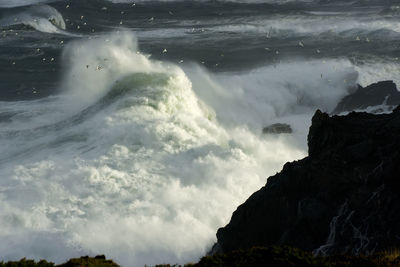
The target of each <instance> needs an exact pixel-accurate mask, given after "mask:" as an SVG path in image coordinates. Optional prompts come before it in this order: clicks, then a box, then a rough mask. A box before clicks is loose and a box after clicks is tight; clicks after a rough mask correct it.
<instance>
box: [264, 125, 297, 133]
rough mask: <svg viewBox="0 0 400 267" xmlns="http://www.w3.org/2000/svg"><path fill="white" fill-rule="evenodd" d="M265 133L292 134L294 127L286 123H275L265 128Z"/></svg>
mask: <svg viewBox="0 0 400 267" xmlns="http://www.w3.org/2000/svg"><path fill="white" fill-rule="evenodd" d="M262 132H263V133H264V134H282V133H287V134H290V133H292V132H293V130H292V127H290V125H289V124H286V123H275V124H271V125H269V126H267V127H264V128H263V131H262Z"/></svg>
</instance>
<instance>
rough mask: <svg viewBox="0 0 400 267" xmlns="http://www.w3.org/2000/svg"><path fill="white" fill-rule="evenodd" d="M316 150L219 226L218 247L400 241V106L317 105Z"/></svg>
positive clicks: (315, 247) (377, 245)
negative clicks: (381, 109) (387, 109)
mask: <svg viewBox="0 0 400 267" xmlns="http://www.w3.org/2000/svg"><path fill="white" fill-rule="evenodd" d="M308 145H309V156H308V157H306V158H304V159H302V160H299V161H295V162H292V163H286V164H285V166H284V167H283V170H282V171H281V172H280V173H278V174H276V175H275V176H272V177H270V178H269V179H268V181H267V184H266V185H265V186H264V187H263V188H261V189H260V190H259V191H257V192H256V193H254V194H253V195H252V196H251V197H250V198H249V199H248V200H247V201H246V202H245V203H243V204H242V205H240V206H239V207H238V208H237V210H236V211H235V212H234V213H233V215H232V219H231V221H230V223H229V224H228V225H226V226H225V227H224V228H221V229H219V230H218V232H217V238H218V246H219V251H223V252H228V251H232V250H235V249H243V248H250V247H253V246H270V245H291V246H295V247H299V248H301V249H304V250H308V251H314V252H316V253H320V254H332V253H342V252H346V253H353V254H358V253H371V252H375V251H379V250H383V249H387V248H393V247H399V245H400V108H399V107H398V108H397V109H395V110H394V111H393V113H391V114H381V115H374V114H369V113H356V112H351V113H350V114H348V115H347V116H333V117H329V116H328V114H326V113H322V112H321V111H317V112H316V113H315V115H314V117H313V118H312V126H311V127H310V131H309V135H308Z"/></svg>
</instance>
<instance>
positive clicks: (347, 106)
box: [332, 81, 400, 114]
mask: <svg viewBox="0 0 400 267" xmlns="http://www.w3.org/2000/svg"><path fill="white" fill-rule="evenodd" d="M399 104H400V92H399V91H398V90H397V87H396V84H395V83H394V82H393V81H381V82H377V83H373V84H370V85H368V86H367V87H362V86H361V85H358V86H357V90H355V91H354V92H353V93H351V94H349V95H347V96H345V97H344V98H343V99H342V100H341V101H340V102H339V103H338V105H337V106H336V108H335V109H334V110H333V112H332V113H333V114H339V113H341V112H346V111H352V110H364V109H367V108H372V110H373V111H380V110H381V109H389V110H392V109H393V108H395V107H396V106H397V105H399Z"/></svg>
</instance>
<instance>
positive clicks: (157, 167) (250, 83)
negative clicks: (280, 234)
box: [0, 0, 400, 266]
mask: <svg viewBox="0 0 400 267" xmlns="http://www.w3.org/2000/svg"><path fill="white" fill-rule="evenodd" d="M399 57H400V4H399V2H398V1H393V0H380V1H378V0H359V1H339V0H320V1H318V0H304V1H290V0H282V1H280V0H260V1H245V0H243V1H200V0H198V1H168V0H164V1H147V0H142V1H130V0H109V1H107V0H67V1H66V0H54V1H45V0H43V1H40V0H0V152H1V153H0V240H1V241H2V242H1V243H0V260H5V261H7V260H17V259H20V258H22V257H27V258H33V259H42V258H45V259H47V260H51V261H54V262H56V263H61V262H63V261H65V260H67V259H69V258H71V257H79V256H82V255H91V256H94V255H97V254H105V255H106V256H107V257H108V258H112V259H114V260H115V261H116V262H117V263H119V264H121V265H122V266H144V265H145V264H147V265H151V264H157V263H158V264H161V263H171V264H173V263H186V262H195V261H197V260H198V259H199V258H200V257H201V256H203V255H204V254H205V253H206V252H207V251H208V250H209V249H210V248H211V246H212V244H213V243H214V242H215V241H216V237H215V233H216V231H217V229H218V228H219V227H222V226H224V225H225V224H227V223H228V222H229V219H230V217H231V214H232V212H233V211H234V210H235V209H236V207H237V206H238V205H240V204H241V203H242V202H243V201H245V200H246V199H247V198H248V197H249V196H250V195H251V194H252V193H253V192H254V191H256V190H258V189H259V188H260V187H261V186H263V185H264V184H265V183H266V181H267V178H268V177H269V176H270V175H274V174H275V173H276V172H279V171H280V170H281V168H282V166H283V165H284V164H285V162H288V161H293V160H297V159H300V158H303V157H304V156H306V155H307V133H308V128H309V126H310V124H311V117H312V115H313V114H314V112H315V110H316V109H321V110H323V111H326V112H331V111H332V110H333V109H334V107H335V106H336V104H337V103H338V102H339V100H340V99H341V98H342V97H343V96H345V95H347V94H348V93H349V92H352V91H353V90H354V89H355V88H356V86H357V84H361V85H362V86H366V85H368V84H370V83H373V82H377V81H380V80H388V79H390V80H394V81H395V82H397V84H399V83H398V81H400V76H399V70H400V64H399ZM273 123H287V124H290V125H291V127H292V129H293V133H292V134H281V135H268V134H263V133H262V129H263V127H265V126H268V125H270V124H273Z"/></svg>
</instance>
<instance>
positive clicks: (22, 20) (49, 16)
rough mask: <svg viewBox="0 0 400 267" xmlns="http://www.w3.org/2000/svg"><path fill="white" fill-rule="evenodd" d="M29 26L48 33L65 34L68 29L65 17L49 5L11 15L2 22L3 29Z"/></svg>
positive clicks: (0, 25) (0, 21) (0, 23)
mask: <svg viewBox="0 0 400 267" xmlns="http://www.w3.org/2000/svg"><path fill="white" fill-rule="evenodd" d="M22 25H24V26H28V27H31V28H33V29H35V30H38V31H41V32H47V33H63V31H64V30H65V29H66V26H65V21H64V19H63V16H62V15H61V14H60V12H58V11H57V10H56V9H55V8H53V7H51V6H48V5H40V6H32V7H30V8H28V9H26V10H25V11H23V12H20V13H17V14H14V15H10V16H8V17H5V18H3V19H2V20H0V27H1V28H13V27H18V26H22Z"/></svg>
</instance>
